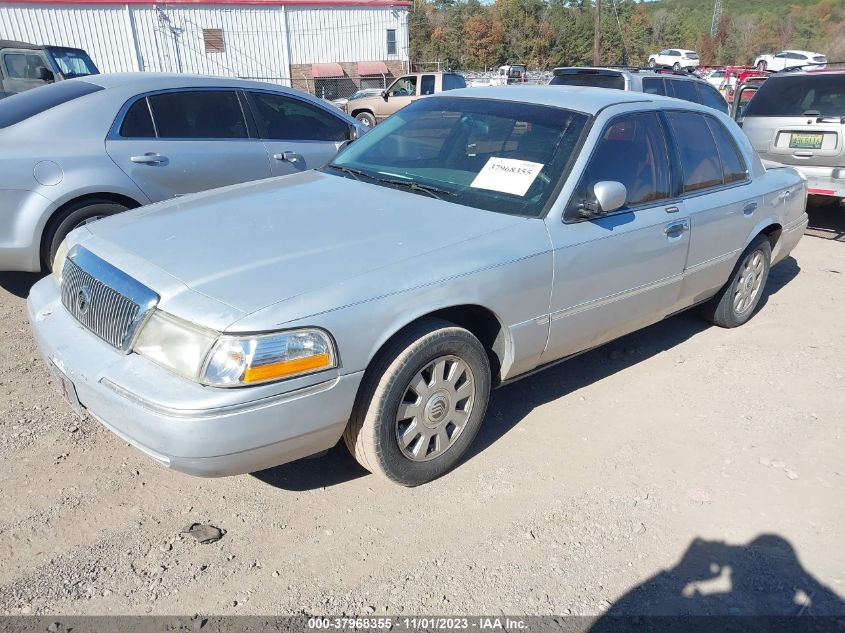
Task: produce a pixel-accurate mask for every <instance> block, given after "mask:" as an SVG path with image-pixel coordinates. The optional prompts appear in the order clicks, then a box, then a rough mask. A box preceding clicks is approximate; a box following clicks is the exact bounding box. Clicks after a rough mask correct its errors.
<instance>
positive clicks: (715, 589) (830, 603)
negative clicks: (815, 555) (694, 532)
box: [590, 534, 845, 633]
mask: <svg viewBox="0 0 845 633" xmlns="http://www.w3.org/2000/svg"><path fill="white" fill-rule="evenodd" d="M631 616H646V617H648V618H651V617H655V616H758V617H770V616H778V617H784V616H793V617H794V616H840V617H841V616H845V600H843V599H842V598H841V597H840V596H838V595H837V594H836V593H834V592H833V591H832V590H831V589H830V588H829V587H826V586H825V585H823V584H822V583H820V582H819V581H818V580H816V578H814V577H813V576H812V574H810V573H809V572H808V571H807V570H806V569H804V567H803V566H802V565H801V563H800V561H799V560H798V556H797V555H796V552H795V549H794V548H793V547H792V545H791V544H790V543H789V541H787V540H786V539H784V538H783V537H781V536H778V535H776V534H761V535H760V536H758V537H756V538H755V539H754V540H752V541H751V542H750V543H748V544H746V545H728V544H726V543H724V542H721V541H706V540H703V539H700V538H697V539H695V540H694V541H693V542H692V543H691V544H690V546H689V547H688V548H687V551H686V552H684V555H683V556H682V557H681V560H680V562H679V563H678V564H677V565H675V566H674V567H673V568H671V569H669V570H665V571H662V572H660V573H658V574H656V575H655V576H653V577H652V578H649V579H648V580H646V581H645V582H644V583H642V584H641V585H639V586H637V587H635V588H634V589H632V590H630V591H629V592H628V593H627V594H625V595H624V596H622V597H621V598H620V599H619V600H617V601H616V602H615V603H614V604H613V605H612V606H611V607H610V609H609V610H608V611H607V612H606V613H605V614H604V615H603V616H602V617H601V618H599V619H598V620H597V621H596V622H595V623H594V624H593V626H592V627H591V628H590V633H600V632H604V631H618V630H620V628H622V629H624V623H625V622H628V621H631ZM710 624H714V623H713V622H712V621H711V622H710ZM620 625H622V626H620Z"/></svg>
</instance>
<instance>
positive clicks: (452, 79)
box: [443, 75, 467, 90]
mask: <svg viewBox="0 0 845 633" xmlns="http://www.w3.org/2000/svg"><path fill="white" fill-rule="evenodd" d="M466 87H467V82H466V79H464V76H463V75H443V90H457V89H458V88H466Z"/></svg>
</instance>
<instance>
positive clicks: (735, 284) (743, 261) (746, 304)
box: [701, 235, 772, 328]
mask: <svg viewBox="0 0 845 633" xmlns="http://www.w3.org/2000/svg"><path fill="white" fill-rule="evenodd" d="M771 261H772V247H771V245H770V244H769V240H768V238H767V237H766V236H765V235H758V236H757V237H756V238H755V240H754V241H753V242H751V244H750V245H749V246H748V248H747V249H745V252H744V253H743V254H742V256H741V257H740V258H739V263H737V265H736V266H735V267H734V270H733V272H732V273H731V278H730V280H729V281H728V283H727V284H725V286H724V287H723V288H722V290H720V291H719V293H718V294H717V295H716V296H715V297H713V298H712V299H710V301H708V302H707V303H705V304H703V305H702V306H701V315H702V316H703V317H704V318H705V319H706V320H708V321H710V322H711V323H713V324H714V325H718V326H720V327H725V328H732V327H738V326H740V325H742V324H743V323H745V322H746V321H748V319H750V318H751V315H753V314H754V310H755V309H756V308H757V305H758V304H759V303H760V298H761V297H762V296H763V290H764V288H765V287H766V280H767V279H768V278H769V267H770V265H771Z"/></svg>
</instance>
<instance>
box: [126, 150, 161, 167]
mask: <svg viewBox="0 0 845 633" xmlns="http://www.w3.org/2000/svg"><path fill="white" fill-rule="evenodd" d="M129 160H131V161H132V162H133V163H139V164H141V165H160V164H162V163H166V162H167V156H162V155H161V154H156V153H155V152H147V153H146V154H142V155H141V156H132V157H131V158H130V159H129Z"/></svg>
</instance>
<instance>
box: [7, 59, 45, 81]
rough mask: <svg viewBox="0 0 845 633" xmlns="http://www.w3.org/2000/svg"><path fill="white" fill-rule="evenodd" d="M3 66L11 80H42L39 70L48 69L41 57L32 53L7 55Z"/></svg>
mask: <svg viewBox="0 0 845 633" xmlns="http://www.w3.org/2000/svg"><path fill="white" fill-rule="evenodd" d="M3 64H4V66H5V67H6V76H7V77H9V79H40V77H39V76H38V69H39V68H46V67H47V64H45V63H44V60H43V59H41V56H40V55H35V54H30V53H7V54H6V55H3Z"/></svg>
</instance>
